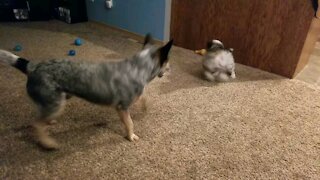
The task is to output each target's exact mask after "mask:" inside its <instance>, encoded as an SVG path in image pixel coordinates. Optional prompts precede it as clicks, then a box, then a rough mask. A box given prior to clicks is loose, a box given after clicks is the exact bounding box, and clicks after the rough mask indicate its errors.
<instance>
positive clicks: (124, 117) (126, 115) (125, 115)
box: [118, 110, 139, 141]
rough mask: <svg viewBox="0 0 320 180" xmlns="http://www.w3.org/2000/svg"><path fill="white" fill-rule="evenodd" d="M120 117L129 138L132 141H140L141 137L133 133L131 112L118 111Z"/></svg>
mask: <svg viewBox="0 0 320 180" xmlns="http://www.w3.org/2000/svg"><path fill="white" fill-rule="evenodd" d="M118 113H119V116H120V119H121V121H122V122H123V124H124V125H125V128H126V131H127V138H128V139H129V140H130V141H136V140H139V137H138V136H137V135H135V134H134V132H133V122H132V119H131V116H130V112H129V110H118Z"/></svg>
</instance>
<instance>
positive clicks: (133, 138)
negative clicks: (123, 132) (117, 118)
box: [127, 134, 139, 142]
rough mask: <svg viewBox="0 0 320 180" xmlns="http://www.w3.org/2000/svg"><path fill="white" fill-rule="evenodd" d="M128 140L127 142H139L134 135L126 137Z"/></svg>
mask: <svg viewBox="0 0 320 180" xmlns="http://www.w3.org/2000/svg"><path fill="white" fill-rule="evenodd" d="M127 138H128V139H129V141H131V142H133V141H138V140H139V137H138V136H137V135H135V134H131V135H128V137H127Z"/></svg>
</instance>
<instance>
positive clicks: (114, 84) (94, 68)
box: [0, 35, 173, 149]
mask: <svg viewBox="0 0 320 180" xmlns="http://www.w3.org/2000/svg"><path fill="white" fill-rule="evenodd" d="M172 43H173V40H171V41H170V42H168V43H167V44H166V45H165V46H163V47H161V48H157V47H155V46H154V45H153V43H152V38H151V36H150V35H147V36H146V38H145V42H144V46H143V49H142V50H141V51H140V52H138V53H136V54H135V55H134V56H133V57H131V58H127V59H125V60H123V61H120V62H103V63H89V62H76V61H68V60H51V61H48V62H41V63H37V64H36V63H32V62H29V61H28V60H26V59H23V58H20V57H18V56H16V55H14V54H12V53H10V52H8V51H4V50H0V62H1V61H2V62H4V63H7V64H10V65H11V66H14V67H16V68H17V69H19V70H20V71H22V72H23V73H25V74H26V75H27V76H28V82H27V92H28V94H29V96H30V97H31V99H32V100H33V101H34V102H35V104H36V105H37V106H38V107H39V110H40V118H39V119H38V120H37V121H36V122H35V123H34V124H33V127H34V130H35V137H36V140H37V141H38V142H39V143H40V145H42V146H43V147H44V148H47V149H57V148H58V143H57V142H56V141H55V140H54V139H53V138H52V137H50V136H49V133H48V131H47V130H46V129H47V126H48V124H49V123H50V122H51V121H52V120H53V119H54V118H56V117H57V115H58V114H59V112H60V111H61V110H62V109H63V105H64V103H65V101H66V99H67V96H69V95H71V96H72V95H74V96H77V97H80V98H83V99H85V100H87V101H89V102H92V103H96V104H101V105H110V106H113V107H115V108H116V110H117V111H118V113H119V116H120V119H121V120H122V122H123V123H124V125H125V127H126V132H127V137H128V139H129V140H130V141H135V140H138V139H139V137H138V136H137V135H135V134H134V132H133V122H132V119H131V117H130V113H129V111H128V109H129V107H130V106H131V105H132V104H133V103H134V102H136V101H137V100H138V99H139V97H140V96H141V95H142V93H143V90H144V87H145V86H146V85H147V84H148V83H149V82H150V81H151V80H153V79H154V78H155V77H157V76H158V77H161V76H162V75H163V74H164V71H165V67H166V64H167V62H168V54H169V51H170V49H171V46H172Z"/></svg>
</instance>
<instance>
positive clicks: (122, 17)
mask: <svg viewBox="0 0 320 180" xmlns="http://www.w3.org/2000/svg"><path fill="white" fill-rule="evenodd" d="M113 1H114V2H113V3H114V6H113V8H112V9H107V8H106V6H105V0H94V1H93V2H92V0H87V12H88V17H89V19H90V20H94V21H98V22H102V23H105V24H108V25H111V26H114V27H118V28H121V29H125V30H127V31H130V32H133V33H136V34H140V35H143V36H144V35H145V34H146V33H149V32H150V33H151V34H152V35H153V36H154V37H155V38H156V39H158V40H166V39H167V38H168V37H166V36H168V32H166V31H167V28H168V27H167V26H168V25H167V24H168V23H169V22H167V21H168V20H167V19H166V13H167V12H166V7H168V2H167V1H168V0H113ZM166 3H167V4H166ZM166 5H167V6H166Z"/></svg>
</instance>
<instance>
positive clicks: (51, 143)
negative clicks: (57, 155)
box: [39, 136, 59, 150]
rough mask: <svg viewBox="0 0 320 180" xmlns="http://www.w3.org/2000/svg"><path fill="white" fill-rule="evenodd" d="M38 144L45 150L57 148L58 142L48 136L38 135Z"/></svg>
mask: <svg viewBox="0 0 320 180" xmlns="http://www.w3.org/2000/svg"><path fill="white" fill-rule="evenodd" d="M39 143H40V145H41V146H42V147H43V148H45V149H47V150H56V149H59V144H58V143H57V141H56V140H55V139H53V138H51V137H49V136H43V137H39Z"/></svg>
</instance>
